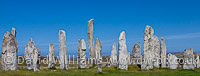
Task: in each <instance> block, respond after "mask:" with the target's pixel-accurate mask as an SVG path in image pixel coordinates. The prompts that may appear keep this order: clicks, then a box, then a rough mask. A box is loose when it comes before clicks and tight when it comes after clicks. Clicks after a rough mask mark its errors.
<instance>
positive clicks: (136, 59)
mask: <svg viewBox="0 0 200 76" xmlns="http://www.w3.org/2000/svg"><path fill="white" fill-rule="evenodd" d="M132 52H133V59H132V60H131V61H132V64H140V63H141V61H142V55H141V47H140V43H139V42H138V43H136V44H135V45H134V46H133V50H132Z"/></svg>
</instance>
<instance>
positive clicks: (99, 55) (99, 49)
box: [95, 39, 102, 73]
mask: <svg viewBox="0 0 200 76" xmlns="http://www.w3.org/2000/svg"><path fill="white" fill-rule="evenodd" d="M95 44H96V59H97V64H98V73H101V72H102V45H101V42H100V40H99V39H96V40H95Z"/></svg>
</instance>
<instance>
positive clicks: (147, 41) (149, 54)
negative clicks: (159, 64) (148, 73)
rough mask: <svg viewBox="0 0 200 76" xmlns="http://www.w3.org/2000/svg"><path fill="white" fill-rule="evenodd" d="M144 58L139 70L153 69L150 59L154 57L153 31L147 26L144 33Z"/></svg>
mask: <svg viewBox="0 0 200 76" xmlns="http://www.w3.org/2000/svg"><path fill="white" fill-rule="evenodd" d="M143 50H144V58H143V63H142V65H141V70H149V69H153V63H152V62H151V61H152V59H153V58H154V57H155V52H154V29H153V28H152V27H150V26H149V25H147V26H146V28H145V32H144V47H143Z"/></svg>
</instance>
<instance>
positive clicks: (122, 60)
mask: <svg viewBox="0 0 200 76" xmlns="http://www.w3.org/2000/svg"><path fill="white" fill-rule="evenodd" d="M125 36H126V34H125V32H124V31H122V32H121V33H120V36H119V45H118V47H119V48H118V49H119V60H118V62H119V63H118V69H122V70H128V52H127V46H126V38H125Z"/></svg>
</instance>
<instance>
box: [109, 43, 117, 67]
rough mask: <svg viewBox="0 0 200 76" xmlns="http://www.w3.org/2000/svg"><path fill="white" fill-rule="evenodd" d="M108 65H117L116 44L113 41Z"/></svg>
mask: <svg viewBox="0 0 200 76" xmlns="http://www.w3.org/2000/svg"><path fill="white" fill-rule="evenodd" d="M110 65H111V66H112V65H117V49H116V44H115V43H113V46H112V52H111V56H110Z"/></svg>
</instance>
